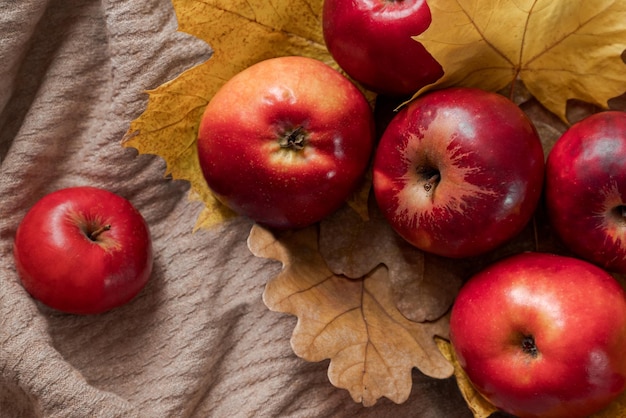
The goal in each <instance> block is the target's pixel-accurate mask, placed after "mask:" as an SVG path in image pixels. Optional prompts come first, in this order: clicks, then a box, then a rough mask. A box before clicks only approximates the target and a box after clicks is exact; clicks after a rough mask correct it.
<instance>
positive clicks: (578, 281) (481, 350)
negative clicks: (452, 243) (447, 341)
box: [450, 252, 626, 418]
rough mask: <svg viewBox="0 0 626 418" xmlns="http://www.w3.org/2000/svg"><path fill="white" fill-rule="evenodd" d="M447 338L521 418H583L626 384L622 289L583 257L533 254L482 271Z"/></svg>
mask: <svg viewBox="0 0 626 418" xmlns="http://www.w3.org/2000/svg"><path fill="white" fill-rule="evenodd" d="M450 338H451V343H452V346H453V348H454V351H455V353H456V356H457V359H458V361H459V364H460V365H461V367H462V368H463V369H464V370H465V372H466V373H467V376H468V377H469V379H470V381H471V382H472V383H473V384H474V386H475V387H476V389H477V390H478V391H479V392H480V393H481V394H482V395H483V396H485V397H486V398H487V399H488V400H489V401H490V402H491V403H492V404H494V405H495V406H496V407H498V408H500V409H501V410H503V411H506V412H508V413H511V414H513V415H516V416H519V417H545V418H548V417H552V418H556V417H563V418H575V417H586V416H588V415H590V414H592V413H594V412H596V411H598V410H600V409H601V408H603V407H605V406H606V405H608V404H609V403H610V402H611V401H612V400H613V399H615V398H616V397H617V396H618V395H619V394H620V393H621V392H622V391H623V390H624V387H625V383H626V356H624V350H625V348H626V300H625V296H624V291H623V289H622V287H621V286H620V285H619V283H618V282H617V281H616V280H615V279H614V278H613V277H612V276H610V275H609V274H608V273H607V272H606V271H604V270H602V269H600V268H599V267H597V266H595V265H594V264H591V263H588V262H586V261H583V260H580V259H576V258H572V257H565V256H560V255H554V254H547V253H532V252H530V253H521V254H518V255H514V256H512V257H509V258H506V259H503V260H501V261H499V262H496V263H495V264H493V265H491V266H489V267H487V268H485V269H484V270H483V271H481V272H479V273H478V274H476V275H474V276H473V277H472V278H470V279H469V281H468V282H466V284H465V285H464V286H463V288H462V289H461V291H460V292H459V295H458V296H457V298H456V301H455V303H454V305H453V307H452V312H451V317H450ZM531 338H532V341H531ZM533 347H534V349H535V350H536V351H533Z"/></svg>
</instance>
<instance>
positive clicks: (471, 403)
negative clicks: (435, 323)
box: [435, 338, 498, 418]
mask: <svg viewBox="0 0 626 418" xmlns="http://www.w3.org/2000/svg"><path fill="white" fill-rule="evenodd" d="M435 342H436V343H437V347H439V350H440V351H441V353H442V354H443V356H444V357H445V358H446V359H447V360H448V361H449V362H450V363H452V364H453V366H454V377H455V378H456V382H457V385H458V387H459V390H460V391H461V395H463V399H465V402H466V403H467V406H468V408H469V409H470V410H471V411H472V413H473V414H474V418H488V417H489V416H490V415H491V414H493V413H494V412H498V408H496V407H495V406H493V405H492V404H491V403H489V401H487V400H486V399H485V398H483V396H482V395H481V394H480V393H478V392H477V391H476V389H475V388H474V386H473V385H472V383H471V382H470V380H469V379H468V377H467V375H466V374H465V372H464V371H463V369H462V368H461V365H460V364H459V362H458V361H457V359H456V356H455V354H454V349H453V348H452V344H450V342H448V341H446V340H444V339H442V338H435Z"/></svg>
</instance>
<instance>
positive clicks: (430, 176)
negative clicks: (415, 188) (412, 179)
mask: <svg viewBox="0 0 626 418" xmlns="http://www.w3.org/2000/svg"><path fill="white" fill-rule="evenodd" d="M416 171H417V175H418V178H419V179H420V183H422V187H423V188H424V191H425V192H426V193H428V194H430V195H432V193H433V192H434V190H435V187H437V184H439V181H440V180H441V173H439V170H437V169H435V168H432V167H428V166H420V167H417V170H416Z"/></svg>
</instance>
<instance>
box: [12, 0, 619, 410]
mask: <svg viewBox="0 0 626 418" xmlns="http://www.w3.org/2000/svg"><path fill="white" fill-rule="evenodd" d="M429 24H430V12H429V9H428V6H427V5H426V3H425V2H424V1H420V0H406V1H397V2H393V1H391V2H390V1H357V0H355V1H342V0H326V1H325V2H324V9H323V29H324V39H325V41H326V43H327V46H328V50H329V51H330V53H331V54H332V56H333V58H334V59H335V61H336V62H337V63H338V64H339V66H340V67H341V68H342V69H343V70H344V71H345V72H346V73H347V74H348V75H349V76H350V77H351V78H352V80H355V81H356V82H358V83H360V84H361V85H362V86H364V87H365V88H367V89H369V90H371V91H373V92H376V93H379V94H382V95H393V96H398V97H401V96H405V95H410V94H412V93H414V92H415V91H416V90H418V89H419V88H420V87H422V86H424V85H426V84H429V83H431V82H433V81H435V80H437V79H438V78H439V77H440V76H441V75H442V71H443V70H442V68H441V66H440V65H439V64H438V63H437V62H436V61H435V60H434V59H433V58H432V57H431V56H430V55H429V54H428V52H427V51H426V50H425V49H424V48H423V47H422V46H421V45H420V44H419V43H417V42H415V41H414V40H413V39H411V36H414V35H417V34H419V33H421V32H422V31H424V30H425V29H426V28H427V27H428V25H429ZM370 31H372V32H371V33H370ZM381 34H384V36H381ZM389 45H393V46H394V47H393V48H390V47H389ZM355 84H356V83H355V82H353V81H351V80H350V79H348V78H347V77H346V76H344V75H343V74H342V73H340V72H339V71H336V70H335V69H333V68H331V67H330V66H328V65H326V64H325V63H322V62H321V61H318V60H315V59H311V58H305V57H300V56H287V57H279V58H272V59H268V60H265V61H261V62H259V63H257V64H254V65H252V66H250V67H248V68H247V69H245V70H243V71H241V72H240V73H239V74H237V75H235V76H234V77H233V78H231V79H230V80H229V81H228V82H226V83H225V84H224V85H223V87H222V88H221V89H220V90H219V91H218V92H217V93H216V94H215V96H214V97H213V98H212V99H211V101H210V102H209V104H208V105H207V107H206V109H205V111H204V113H203V115H202V118H201V120H200V126H199V132H198V138H197V147H198V157H199V163H200V167H201V169H202V173H203V175H204V177H205V179H206V181H207V184H208V186H209V187H210V189H211V190H212V192H213V193H214V195H215V196H216V198H217V199H219V200H220V201H221V202H222V203H223V204H224V205H226V206H228V207H229V208H231V209H232V210H234V211H235V212H237V213H239V214H241V215H244V216H247V217H249V218H251V219H252V220H254V221H256V222H258V223H259V224H262V225H265V226H267V227H269V228H276V229H292V228H293V229H296V228H303V227H306V226H309V225H312V224H315V223H316V222H319V221H320V220H322V219H324V218H325V217H326V216H328V215H330V214H332V213H333V212H334V211H336V210H337V209H338V208H339V207H341V206H342V205H343V204H345V202H346V200H347V199H348V198H349V196H350V195H351V194H352V193H353V192H355V191H356V190H357V188H358V187H359V185H360V184H362V182H363V180H364V177H365V173H366V172H367V170H368V168H369V167H372V168H373V191H374V196H375V198H376V202H377V203H378V205H379V207H380V209H381V211H382V212H383V214H384V215H385V217H386V219H387V220H388V221H389V224H390V225H391V227H392V228H393V229H394V230H395V231H397V232H398V234H399V235H401V236H402V237H403V238H405V239H406V240H407V241H408V242H410V243H411V244H413V245H415V246H416V247H417V248H420V249H422V250H424V251H427V252H431V253H434V254H438V255H441V256H445V257H450V258H465V257H471V256H476V255H480V254H485V253H486V252H489V251H491V250H493V249H496V248H497V247H499V246H500V245H502V244H503V243H505V242H507V241H509V240H511V239H512V238H513V237H515V236H516V235H517V234H519V232H520V231H521V230H522V229H523V228H524V227H525V226H526V225H527V224H528V223H529V221H530V220H531V219H532V217H533V214H534V213H535V211H536V209H537V206H538V204H539V201H540V198H541V196H542V195H544V196H545V201H546V204H547V207H548V212H549V219H550V224H551V226H552V227H553V228H554V230H555V232H556V233H557V234H558V236H559V237H560V238H561V239H562V241H563V243H564V244H565V245H566V246H568V248H570V250H571V251H572V253H573V254H575V255H577V256H578V257H574V256H563V255H555V254H542V253H523V254H518V255H516V256H513V257H510V258H507V259H504V260H501V261H499V262H497V263H495V264H493V265H492V266H490V267H487V268H486V269H485V270H483V271H482V272H480V273H478V274H477V275H475V276H474V277H471V278H469V279H468V281H467V282H466V284H465V286H464V287H463V288H462V289H461V292H460V293H459V295H458V297H457V299H456V301H455V303H454V306H453V308H452V312H451V320H450V332H451V343H452V345H453V347H454V349H455V352H456V355H457V358H458V359H459V363H460V364H461V366H462V367H463V368H464V370H465V371H466V373H467V375H468V377H469V378H470V380H471V381H472V382H473V384H474V385H475V387H476V389H477V390H478V391H479V392H480V393H482V394H483V395H484V396H485V397H486V398H487V399H488V400H489V401H490V402H492V403H493V404H494V405H495V406H497V407H498V408H500V409H502V410H504V411H506V412H509V413H512V414H515V415H518V416H520V417H578V416H587V415H589V414H591V413H593V412H595V411H597V410H599V409H601V408H603V407H604V406H606V405H607V404H608V403H610V402H611V401H612V400H614V399H615V398H616V397H617V396H619V394H620V393H622V392H623V391H624V388H625V387H626V356H624V353H625V352H626V297H625V295H624V290H623V289H622V287H621V286H620V285H619V283H618V282H617V281H616V280H615V279H614V278H613V276H612V275H611V274H609V271H611V272H618V273H626V203H624V200H625V197H626V112H619V111H605V112H601V113H598V114H595V115H593V116H590V117H589V118H587V119H585V120H583V121H580V122H578V123H577V124H575V125H573V126H572V127H571V128H570V129H569V130H568V131H567V132H566V133H565V134H564V135H563V136H562V137H561V138H560V139H559V141H558V142H557V143H556V145H555V146H554V148H553V149H552V150H551V152H550V154H549V156H548V158H547V160H546V159H545V156H544V152H543V147H542V144H541V141H540V139H539V136H538V134H537V131H536V129H535V127H534V126H533V124H532V121H531V120H530V119H529V118H528V117H527V116H526V115H525V114H524V112H523V111H522V110H521V109H520V108H519V107H518V106H516V105H515V104H514V103H513V102H511V101H510V100H508V99H507V98H505V97H503V96H501V95H499V94H496V93H492V92H487V91H482V90H479V89H474V88H464V87H456V88H447V89H443V90H439V91H434V92H431V93H428V94H425V95H423V96H420V97H418V98H417V99H416V100H413V101H411V102H410V103H408V104H407V105H406V106H404V107H402V109H401V110H400V111H398V112H397V113H396V114H395V115H394V116H393V119H392V120H391V121H390V122H389V124H388V125H386V126H385V129H384V132H383V133H382V135H381V137H380V138H377V135H376V127H377V126H376V120H375V118H374V115H373V112H372V109H371V106H370V105H369V103H368V101H367V99H366V97H365V96H364V94H363V93H362V92H361V90H360V89H359V88H357V86H356V85H355ZM96 190H97V189H96ZM96 190H94V189H93V188H88V189H85V188H73V189H68V190H67V191H59V192H56V193H53V194H52V195H50V197H46V198H44V199H42V201H40V202H39V203H37V204H36V205H35V207H33V209H31V211H30V212H29V213H28V214H27V215H26V217H25V218H24V220H23V221H22V224H21V225H20V227H19V228H18V231H17V236H16V241H15V251H14V253H15V259H16V265H17V269H18V271H19V273H20V276H21V277H22V281H23V283H24V286H25V288H26V289H27V290H28V291H29V292H30V293H31V294H32V295H33V296H35V297H36V298H38V299H40V300H41V301H43V302H44V303H46V304H48V305H50V306H52V307H55V308H57V309H60V310H64V311H67V312H73V313H95V312H102V311H105V310H108V309H111V308H112V307H115V306H119V305H121V304H123V303H125V302H126V301H128V300H130V299H131V298H132V297H133V296H134V295H136V294H137V292H138V291H139V290H140V289H141V288H142V287H143V285H145V283H146V281H147V279H148V276H149V274H150V270H151V265H152V250H151V244H150V236H149V232H148V230H147V226H146V225H145V221H144V220H143V219H142V218H141V215H139V214H138V213H137V212H136V210H135V209H134V208H132V205H130V204H129V203H128V202H127V201H124V199H121V198H119V197H116V198H114V197H113V196H109V195H107V196H103V195H98V194H97V193H96ZM63 193H64V194H63ZM90 194H91V195H93V196H92V197H93V199H92V198H87V197H86V196H88V195H90ZM77 196H80V197H77ZM118 198H119V199H118ZM120 199H121V200H120ZM72 200H73V201H74V202H76V201H81V200H82V201H84V202H85V203H83V204H82V206H80V207H79V206H77V205H76V204H75V203H71V204H70V203H68V202H69V201H72ZM113 214H115V215H113ZM114 218H117V219H125V220H128V222H126V221H125V222H122V223H118V222H114V221H113V220H111V219H114ZM69 226H71V227H72V228H69ZM94 247H95V248H97V252H96V251H94ZM33 251H38V252H39V253H38V254H35V255H34V254H33ZM62 252H64V253H65V254H67V253H68V252H70V253H71V254H72V256H73V257H74V258H75V260H76V264H74V265H73V266H72V267H63V268H62V265H61V264H60V263H55V259H56V258H57V257H61V255H60V254H61V253H62ZM94 260H97V261H94ZM584 260H587V261H584ZM63 265H64V266H69V264H63ZM94 265H98V266H100V267H98V269H97V271H93V266H94ZM94 276H96V277H97V279H96V280H94V279H93V277H94ZM62 283H70V284H69V285H67V284H62ZM77 301H78V302H77Z"/></svg>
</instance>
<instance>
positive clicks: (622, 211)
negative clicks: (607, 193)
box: [611, 205, 626, 225]
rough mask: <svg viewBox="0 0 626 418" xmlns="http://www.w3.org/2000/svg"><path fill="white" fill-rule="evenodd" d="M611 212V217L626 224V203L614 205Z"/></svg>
mask: <svg viewBox="0 0 626 418" xmlns="http://www.w3.org/2000/svg"><path fill="white" fill-rule="evenodd" d="M611 212H612V213H613V217H614V218H615V219H616V220H617V222H620V223H622V224H624V225H626V205H618V206H615V207H614V208H613V209H612V210H611Z"/></svg>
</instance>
